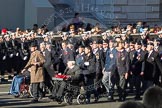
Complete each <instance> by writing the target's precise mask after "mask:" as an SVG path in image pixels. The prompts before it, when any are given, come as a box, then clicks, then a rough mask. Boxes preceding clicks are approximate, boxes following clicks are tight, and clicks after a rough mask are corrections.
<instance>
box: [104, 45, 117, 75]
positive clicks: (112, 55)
mask: <svg viewBox="0 0 162 108" xmlns="http://www.w3.org/2000/svg"><path fill="white" fill-rule="evenodd" d="M116 53H117V50H116V49H115V48H113V49H112V50H111V49H108V51H107V54H106V61H105V71H106V72H112V73H114V72H115V70H116Z"/></svg>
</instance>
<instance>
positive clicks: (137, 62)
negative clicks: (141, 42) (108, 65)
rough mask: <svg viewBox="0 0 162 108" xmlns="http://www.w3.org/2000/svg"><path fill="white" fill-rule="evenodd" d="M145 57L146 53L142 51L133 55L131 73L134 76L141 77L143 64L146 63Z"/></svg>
mask: <svg viewBox="0 0 162 108" xmlns="http://www.w3.org/2000/svg"><path fill="white" fill-rule="evenodd" d="M144 56H145V53H144V51H142V50H140V51H139V52H138V51H135V52H134V55H133V60H132V62H131V67H130V68H131V72H132V73H133V75H140V73H141V72H142V64H143V62H144Z"/></svg>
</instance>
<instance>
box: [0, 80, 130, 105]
mask: <svg viewBox="0 0 162 108" xmlns="http://www.w3.org/2000/svg"><path fill="white" fill-rule="evenodd" d="M9 88H10V83H8V84H0V108H40V107H41V108H42V107H43V108H52V107H53V108H118V107H119V106H120V105H121V104H122V102H118V101H114V102H109V101H107V98H106V97H101V98H100V99H99V102H98V103H94V102H93V100H94V99H92V100H91V101H92V103H90V104H83V105H78V104H77V103H76V100H74V103H73V104H72V105H67V104H66V103H64V102H63V103H62V104H58V103H57V102H54V101H51V100H50V99H48V97H44V98H43V99H41V100H40V101H39V102H38V103H31V102H30V100H31V99H32V98H15V97H14V96H12V95H9V94H8V91H9ZM115 98H116V99H117V98H118V97H117V96H116V97H115ZM132 98H133V97H132V96H129V97H127V100H132Z"/></svg>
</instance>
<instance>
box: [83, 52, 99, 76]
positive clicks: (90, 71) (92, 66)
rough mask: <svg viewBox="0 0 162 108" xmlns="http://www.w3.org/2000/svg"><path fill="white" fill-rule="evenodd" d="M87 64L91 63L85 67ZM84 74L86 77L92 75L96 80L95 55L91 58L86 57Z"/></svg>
mask: <svg viewBox="0 0 162 108" xmlns="http://www.w3.org/2000/svg"><path fill="white" fill-rule="evenodd" d="M85 62H89V65H85ZM82 66H83V67H82V69H83V74H84V75H92V77H93V78H94V77H95V76H93V75H95V74H96V57H95V55H94V54H91V55H90V56H88V55H85V57H84V64H82Z"/></svg>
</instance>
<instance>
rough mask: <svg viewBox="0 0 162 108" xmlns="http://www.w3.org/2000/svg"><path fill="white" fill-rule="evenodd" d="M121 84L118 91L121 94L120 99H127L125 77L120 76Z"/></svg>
mask: <svg viewBox="0 0 162 108" xmlns="http://www.w3.org/2000/svg"><path fill="white" fill-rule="evenodd" d="M118 81H119V82H118V83H117V89H118V94H119V99H122V98H123V99H125V98H126V87H127V85H126V79H125V77H124V75H119V80H118Z"/></svg>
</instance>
